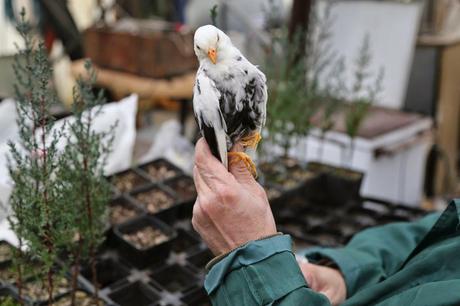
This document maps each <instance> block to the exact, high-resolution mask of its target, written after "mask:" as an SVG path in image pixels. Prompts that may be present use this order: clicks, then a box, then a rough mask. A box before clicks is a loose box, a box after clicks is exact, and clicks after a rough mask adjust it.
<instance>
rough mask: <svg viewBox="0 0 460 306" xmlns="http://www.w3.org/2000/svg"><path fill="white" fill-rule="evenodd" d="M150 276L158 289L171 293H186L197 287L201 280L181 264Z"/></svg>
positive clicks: (168, 266)
mask: <svg viewBox="0 0 460 306" xmlns="http://www.w3.org/2000/svg"><path fill="white" fill-rule="evenodd" d="M149 276H150V278H151V280H152V282H153V283H154V284H156V285H157V287H159V288H162V289H163V290H165V291H168V292H170V293H180V292H186V291H188V290H190V289H192V288H194V287H197V285H198V280H199V279H198V277H196V276H195V274H194V273H193V272H192V271H190V270H189V269H187V268H186V267H184V266H181V265H179V264H173V265H167V266H165V267H162V268H160V269H157V270H153V271H151V272H150V273H149ZM198 287H199V286H198Z"/></svg>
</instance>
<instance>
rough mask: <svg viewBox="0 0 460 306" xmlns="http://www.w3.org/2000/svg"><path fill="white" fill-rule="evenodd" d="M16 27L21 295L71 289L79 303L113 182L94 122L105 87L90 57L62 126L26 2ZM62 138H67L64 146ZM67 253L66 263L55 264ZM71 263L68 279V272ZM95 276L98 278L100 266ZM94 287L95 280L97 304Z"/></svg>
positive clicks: (15, 201)
mask: <svg viewBox="0 0 460 306" xmlns="http://www.w3.org/2000/svg"><path fill="white" fill-rule="evenodd" d="M17 29H18V32H19V33H20V35H21V36H22V38H23V40H24V45H25V47H24V49H22V50H19V56H20V57H22V58H23V59H24V61H19V60H16V61H15V64H14V66H13V68H14V71H15V74H16V80H17V84H16V87H15V88H16V98H17V113H18V125H19V130H20V133H19V134H20V135H19V136H20V138H19V142H18V143H10V144H9V145H10V154H11V158H10V163H9V170H10V175H11V178H12V180H13V182H14V188H13V191H12V194H11V198H10V205H11V210H12V212H13V215H12V216H11V217H10V218H9V221H10V226H11V228H12V229H13V231H14V232H15V233H16V235H17V237H18V240H19V248H17V249H15V256H14V257H13V267H14V270H13V271H14V272H15V275H16V281H15V285H16V287H17V289H18V302H19V303H20V304H21V305H22V304H24V303H25V296H29V297H30V298H31V299H32V300H35V302H40V303H42V302H43V303H44V302H46V303H47V304H48V305H52V304H53V303H54V302H55V300H56V298H58V297H59V295H61V294H63V293H65V292H67V291H69V290H70V295H71V301H72V302H71V304H72V305H75V303H76V300H75V294H76V292H77V289H78V283H77V277H78V273H79V270H80V269H79V266H80V262H81V260H83V259H86V258H89V262H90V265H91V267H92V269H93V272H95V260H96V259H95V258H96V250H97V247H98V245H99V243H100V242H101V240H102V238H103V230H104V227H105V226H106V221H105V219H104V216H105V215H106V207H107V205H106V204H107V202H108V200H109V198H110V186H109V184H108V183H107V182H106V181H105V178H104V175H103V166H104V165H105V159H106V157H107V154H108V153H109V152H110V147H111V142H112V139H113V136H112V133H96V132H94V131H93V129H92V125H93V121H94V117H95V116H97V115H98V113H99V112H100V108H98V106H99V105H101V104H102V103H104V101H103V98H102V94H99V95H97V96H96V95H94V93H93V91H92V85H93V84H94V81H95V74H94V73H93V72H92V70H91V64H90V63H89V62H87V63H86V68H87V71H88V73H89V74H90V77H89V79H88V80H83V79H79V80H78V81H77V86H76V87H75V88H74V106H73V114H74V118H73V119H72V120H71V121H69V122H66V123H64V125H63V126H57V125H56V124H55V123H56V121H55V119H54V118H53V117H52V116H51V115H50V108H51V107H52V105H53V104H54V103H55V102H56V101H57V97H56V94H55V92H54V91H53V89H52V86H50V79H51V73H52V70H51V68H50V65H49V63H48V60H47V53H46V50H45V47H44V44H43V43H42V42H38V44H35V42H34V39H33V38H32V34H31V27H30V25H29V24H28V23H27V22H26V21H25V12H24V10H22V12H21V21H20V22H19V24H18V26H17ZM61 140H64V142H65V143H66V145H65V147H64V149H62V150H59V149H58V144H59V143H60V141H61ZM25 248H27V252H25V251H23V250H24V249H25ZM62 254H70V257H69V259H68V260H67V261H65V262H64V265H63V266H62V265H59V264H58V262H61V261H60V260H59V259H60V256H61V255H62ZM30 262H32V263H33V264H29V263H30ZM69 267H70V268H71V270H72V272H71V275H72V277H71V280H69V279H68V278H67V275H66V272H67V271H68V270H67V269H68V268H69ZM28 275H31V276H30V277H29V276H28ZM93 278H94V282H95V281H96V279H97V277H96V272H95V273H93ZM95 284H96V283H95ZM97 295H98V293H97V285H95V292H94V294H93V296H94V302H95V303H96V304H98V303H99V299H98V298H97Z"/></svg>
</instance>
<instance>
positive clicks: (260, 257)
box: [204, 235, 307, 305]
mask: <svg viewBox="0 0 460 306" xmlns="http://www.w3.org/2000/svg"><path fill="white" fill-rule="evenodd" d="M280 280H283V281H280ZM204 285H205V289H206V291H207V292H208V295H209V296H210V297H211V300H219V301H227V305H238V304H239V305H243V304H241V301H240V300H234V301H233V299H238V298H241V297H245V298H247V299H251V302H252V303H250V302H249V301H248V303H246V304H244V305H253V304H254V305H266V304H269V303H271V302H273V301H276V300H278V299H280V298H282V297H283V296H285V295H287V294H289V293H290V292H292V291H294V290H296V289H298V288H301V287H306V286H307V284H306V282H305V279H304V277H303V275H302V272H301V271H300V268H299V265H298V264H297V261H296V259H295V256H294V254H293V253H292V241H291V238H290V236H289V235H279V236H275V237H272V238H269V239H264V240H258V241H252V242H250V243H248V244H246V245H244V246H242V247H240V248H238V249H236V250H234V251H233V252H231V253H230V254H228V255H227V256H226V257H225V258H223V259H222V260H220V261H219V262H218V263H217V264H215V265H214V266H213V267H212V268H211V270H210V271H209V272H208V274H207V276H206V279H205V284H204ZM235 303H236V304H235Z"/></svg>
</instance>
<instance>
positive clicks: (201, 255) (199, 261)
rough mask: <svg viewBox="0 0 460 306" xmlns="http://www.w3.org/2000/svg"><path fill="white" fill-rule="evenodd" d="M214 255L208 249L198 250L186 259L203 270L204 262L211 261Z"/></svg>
mask: <svg viewBox="0 0 460 306" xmlns="http://www.w3.org/2000/svg"><path fill="white" fill-rule="evenodd" d="M213 257H214V255H213V254H212V253H211V251H210V250H209V249H205V250H201V251H198V252H196V253H194V254H192V255H190V256H188V257H187V261H188V262H189V263H190V264H191V265H192V266H193V267H195V268H197V269H198V270H201V271H204V268H205V267H206V264H207V263H208V262H209V261H211V259H212V258H213Z"/></svg>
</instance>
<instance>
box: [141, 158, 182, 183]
mask: <svg viewBox="0 0 460 306" xmlns="http://www.w3.org/2000/svg"><path fill="white" fill-rule="evenodd" d="M139 169H140V171H141V172H143V173H144V174H145V175H147V176H148V177H149V178H150V180H151V181H153V182H162V181H165V180H169V179H171V178H173V177H176V176H179V175H180V174H182V170H180V169H179V168H178V167H176V166H174V165H173V164H172V163H170V162H169V161H167V160H166V159H156V160H154V161H151V162H148V163H146V164H143V165H140V166H139Z"/></svg>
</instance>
